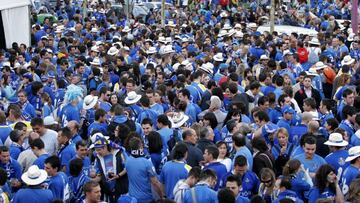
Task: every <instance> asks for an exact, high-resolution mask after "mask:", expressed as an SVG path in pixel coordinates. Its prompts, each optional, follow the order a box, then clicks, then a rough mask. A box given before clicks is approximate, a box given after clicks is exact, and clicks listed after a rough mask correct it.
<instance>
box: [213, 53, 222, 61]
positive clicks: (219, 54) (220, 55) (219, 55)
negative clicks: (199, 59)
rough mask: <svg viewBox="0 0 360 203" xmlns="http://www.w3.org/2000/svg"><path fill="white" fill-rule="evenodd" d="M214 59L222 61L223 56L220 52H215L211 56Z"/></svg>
mask: <svg viewBox="0 0 360 203" xmlns="http://www.w3.org/2000/svg"><path fill="white" fill-rule="evenodd" d="M213 59H214V61H219V62H223V61H224V57H223V54H222V53H217V54H215V56H214V57H213Z"/></svg>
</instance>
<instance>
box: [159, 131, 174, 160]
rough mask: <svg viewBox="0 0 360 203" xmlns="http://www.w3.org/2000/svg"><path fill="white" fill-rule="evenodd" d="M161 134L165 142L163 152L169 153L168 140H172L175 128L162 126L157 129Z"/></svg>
mask: <svg viewBox="0 0 360 203" xmlns="http://www.w3.org/2000/svg"><path fill="white" fill-rule="evenodd" d="M157 132H158V133H159V134H160V136H161V140H162V143H163V150H162V151H163V152H164V153H166V154H167V152H168V145H167V143H168V141H169V140H170V138H171V136H172V135H173V134H174V130H173V129H171V128H161V129H160V130H158V131H157Z"/></svg>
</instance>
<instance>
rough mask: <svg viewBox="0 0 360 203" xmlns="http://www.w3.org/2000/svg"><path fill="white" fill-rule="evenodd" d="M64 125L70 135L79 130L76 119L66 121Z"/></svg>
mask: <svg viewBox="0 0 360 203" xmlns="http://www.w3.org/2000/svg"><path fill="white" fill-rule="evenodd" d="M66 127H68V128H69V129H70V131H71V134H72V135H75V134H77V133H78V132H79V128H80V125H79V123H78V122H77V121H74V120H72V121H69V122H68V124H67V125H66Z"/></svg>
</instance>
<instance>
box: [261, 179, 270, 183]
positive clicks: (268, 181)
mask: <svg viewBox="0 0 360 203" xmlns="http://www.w3.org/2000/svg"><path fill="white" fill-rule="evenodd" d="M271 181H272V180H271V179H270V180H267V181H265V180H261V182H262V183H265V184H266V183H271Z"/></svg>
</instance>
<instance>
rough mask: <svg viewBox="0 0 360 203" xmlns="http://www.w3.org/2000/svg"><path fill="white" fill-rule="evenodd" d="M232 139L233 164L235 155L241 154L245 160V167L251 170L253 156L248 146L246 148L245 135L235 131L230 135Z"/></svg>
mask: <svg viewBox="0 0 360 203" xmlns="http://www.w3.org/2000/svg"><path fill="white" fill-rule="evenodd" d="M232 139H233V146H234V149H235V151H236V154H235V156H234V159H233V163H234V164H235V160H236V157H238V156H240V155H243V156H244V157H245V158H246V160H247V164H246V165H247V168H248V169H249V170H250V171H251V170H252V166H253V156H252V153H251V152H250V150H249V148H247V146H246V136H244V135H243V134H241V133H240V132H237V133H235V134H234V135H233V136H232Z"/></svg>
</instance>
